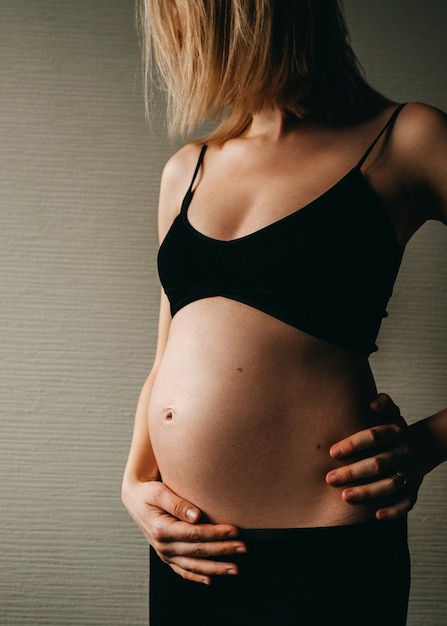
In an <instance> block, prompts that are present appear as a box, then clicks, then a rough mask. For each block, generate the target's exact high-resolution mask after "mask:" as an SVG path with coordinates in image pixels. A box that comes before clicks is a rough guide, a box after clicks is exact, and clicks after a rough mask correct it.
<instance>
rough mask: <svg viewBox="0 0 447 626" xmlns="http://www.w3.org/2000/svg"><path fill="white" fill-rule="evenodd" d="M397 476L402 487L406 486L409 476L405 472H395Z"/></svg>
mask: <svg viewBox="0 0 447 626" xmlns="http://www.w3.org/2000/svg"><path fill="white" fill-rule="evenodd" d="M394 474H395V476H397V478H398V479H399V482H400V485H401V486H402V487H405V486H406V485H407V476H406V475H405V474H404V472H400V471H398V472H394Z"/></svg>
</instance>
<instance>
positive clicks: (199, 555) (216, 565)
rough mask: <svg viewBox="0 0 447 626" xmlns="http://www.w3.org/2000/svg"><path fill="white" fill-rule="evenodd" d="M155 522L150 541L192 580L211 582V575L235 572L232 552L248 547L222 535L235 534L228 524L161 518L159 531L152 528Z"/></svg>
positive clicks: (165, 557) (164, 558)
mask: <svg viewBox="0 0 447 626" xmlns="http://www.w3.org/2000/svg"><path fill="white" fill-rule="evenodd" d="M154 526H155V525H153V529H152V541H151V543H152V545H153V546H154V549H155V550H156V552H157V553H158V555H159V557H160V558H161V559H162V560H163V561H164V562H165V563H168V564H169V565H170V566H171V567H172V569H173V570H174V571H175V572H176V573H177V574H179V575H180V576H182V577H183V578H185V579H186V580H191V581H193V582H201V583H204V584H210V583H211V576H229V575H230V576H231V575H236V574H237V573H238V568H237V565H236V564H235V563H233V562H231V556H234V555H235V554H244V553H245V552H246V551H247V549H246V546H245V544H244V543H242V542H240V541H232V540H231V539H225V538H226V537H231V536H234V531H233V530H229V529H232V527H231V526H228V527H227V526H226V525H216V526H213V525H212V524H198V525H191V524H187V523H185V522H179V521H173V522H168V521H164V523H163V525H162V526H160V527H159V530H160V533H157V532H156V531H155V532H154ZM219 539H221V540H220V541H219ZM222 539H223V540H222ZM225 557H228V561H227V559H226V558H225ZM214 559H218V560H214Z"/></svg>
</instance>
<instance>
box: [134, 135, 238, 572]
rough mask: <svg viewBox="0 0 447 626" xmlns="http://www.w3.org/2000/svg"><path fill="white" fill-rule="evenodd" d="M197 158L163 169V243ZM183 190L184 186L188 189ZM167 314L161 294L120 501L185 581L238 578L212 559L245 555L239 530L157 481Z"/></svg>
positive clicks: (187, 156)
mask: <svg viewBox="0 0 447 626" xmlns="http://www.w3.org/2000/svg"><path fill="white" fill-rule="evenodd" d="M196 153H197V154H198V152H197V151H196V150H195V147H192V146H188V147H187V149H186V148H184V149H183V150H182V151H180V153H177V155H175V156H174V157H173V159H171V161H170V162H169V163H168V164H167V166H166V167H165V170H164V172H163V177H162V183H161V188H160V210H159V233H160V240H162V239H163V238H164V236H165V234H166V232H167V230H168V229H169V227H170V224H171V223H172V220H173V219H174V217H175V214H176V213H177V212H178V206H179V203H180V202H181V199H180V197H181V192H180V189H184V186H185V183H184V180H183V181H182V178H183V177H184V176H192V171H193V169H194V164H195V161H194V159H191V156H192V155H195V154H196ZM186 187H187V184H186ZM170 323H171V314H170V310H169V302H168V300H167V298H166V295H165V294H164V293H162V296H161V304H160V319H159V327H158V342H157V350H156V355H155V360H154V365H153V368H152V371H151V373H150V375H149V377H148V378H147V380H146V382H145V383H144V385H143V388H142V391H141V394H140V397H139V400H138V405H137V410H136V415H135V424H134V430H133V436H132V442H131V446H130V452H129V457H128V460H127V464H126V468H125V471H124V478H123V484H122V500H123V503H124V505H125V507H126V508H127V510H128V512H129V514H130V515H131V517H132V518H133V520H134V521H135V523H136V524H137V526H138V527H139V528H140V530H141V531H142V532H143V534H144V535H145V537H146V538H147V540H148V541H149V543H150V544H151V545H152V546H153V548H154V549H155V551H156V552H157V554H158V555H159V557H160V558H161V559H162V560H163V561H164V562H165V563H168V564H169V565H170V566H171V567H172V569H173V570H174V571H175V572H176V573H177V574H179V575H180V576H182V577H183V578H186V579H188V580H192V581H195V582H202V583H205V584H209V583H210V582H211V578H210V577H211V576H213V575H225V574H233V573H237V567H236V565H234V564H232V563H231V562H226V563H223V562H221V561H213V557H216V556H219V557H222V556H225V555H232V554H235V553H236V552H242V551H244V550H245V545H244V544H243V543H242V542H241V541H238V540H237V536H238V529H237V528H236V527H235V526H232V525H229V524H201V523H199V520H200V515H201V512H200V510H199V509H198V508H197V507H196V506H194V505H193V504H192V503H190V502H188V501H186V500H184V499H183V498H181V497H180V496H179V495H177V494H175V493H174V492H172V491H171V490H170V489H169V488H168V487H167V486H166V485H164V484H163V483H162V482H161V481H160V476H159V472H158V467H157V462H156V459H155V456H154V453H153V450H152V446H151V442H150V438H149V430H148V407H149V400H150V395H151V391H152V386H153V383H154V380H155V377H156V375H157V371H158V367H159V364H160V362H161V360H162V358H163V354H164V350H165V346H166V343H167V340H168V335H169V328H170Z"/></svg>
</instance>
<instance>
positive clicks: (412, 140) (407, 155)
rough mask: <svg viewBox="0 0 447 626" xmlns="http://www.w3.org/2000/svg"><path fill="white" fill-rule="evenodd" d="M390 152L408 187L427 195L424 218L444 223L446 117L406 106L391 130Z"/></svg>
mask: <svg viewBox="0 0 447 626" xmlns="http://www.w3.org/2000/svg"><path fill="white" fill-rule="evenodd" d="M393 152H394V154H395V158H396V160H397V162H398V163H399V164H401V167H402V171H403V173H404V176H405V179H406V180H407V181H408V183H409V184H412V185H414V188H415V190H421V189H423V190H425V191H426V197H427V203H426V206H427V214H426V218H427V219H430V218H434V219H440V220H442V221H446V220H447V115H446V114H445V113H444V112H443V111H441V110H440V109H437V108H435V107H433V106H430V105H428V104H423V103H420V102H412V103H409V104H407V105H406V106H405V107H404V109H403V110H402V111H401V113H400V115H399V116H398V118H397V120H396V124H395V128H394V129H393Z"/></svg>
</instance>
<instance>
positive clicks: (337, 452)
mask: <svg viewBox="0 0 447 626" xmlns="http://www.w3.org/2000/svg"><path fill="white" fill-rule="evenodd" d="M329 453H330V455H331V456H332V457H334V456H341V455H342V454H343V450H342V448H341V447H340V446H334V447H333V448H331V449H330V451H329Z"/></svg>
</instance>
